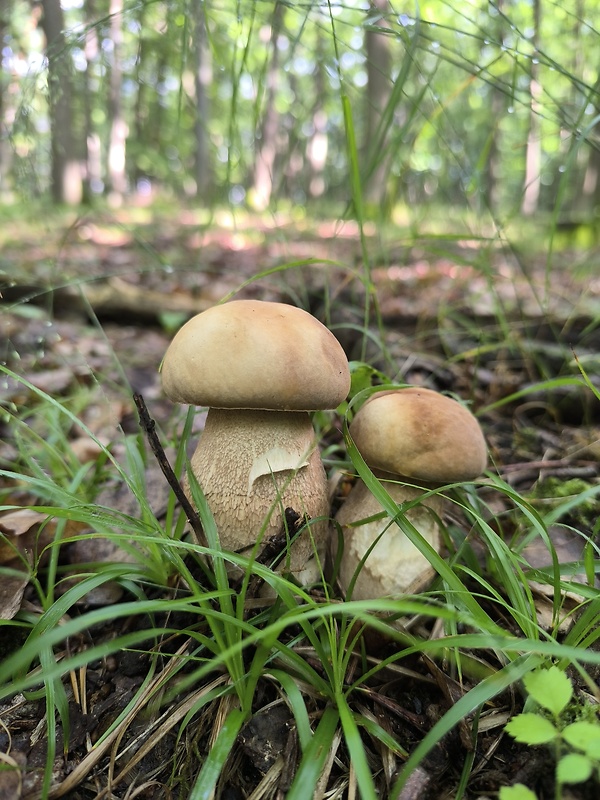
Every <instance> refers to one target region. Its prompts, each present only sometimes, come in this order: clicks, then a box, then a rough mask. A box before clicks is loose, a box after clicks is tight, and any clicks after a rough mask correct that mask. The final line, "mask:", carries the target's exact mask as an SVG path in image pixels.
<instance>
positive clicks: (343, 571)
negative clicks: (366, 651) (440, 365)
mask: <svg viewBox="0 0 600 800" xmlns="http://www.w3.org/2000/svg"><path fill="white" fill-rule="evenodd" d="M349 431H350V435H351V437H352V439H353V441H354V443H355V445H356V447H357V449H358V450H359V452H360V454H361V455H362V457H363V458H364V460H365V462H366V463H367V465H368V466H369V467H370V468H371V469H372V471H373V473H374V474H375V475H376V476H377V477H378V478H379V479H380V480H381V481H383V482H384V486H385V489H386V490H387V492H388V493H389V495H390V496H391V498H392V499H393V500H394V501H395V502H396V503H397V504H398V505H402V504H403V503H407V502H409V501H413V500H416V499H418V498H422V500H421V502H419V503H417V504H415V505H414V506H412V507H411V508H409V509H408V510H407V512H406V516H407V518H408V519H409V521H410V522H411V523H412V524H413V525H414V527H415V528H416V529H417V530H418V531H419V533H421V535H422V536H423V537H424V538H425V539H426V540H427V541H428V542H429V544H430V545H431V546H432V547H433V548H434V549H435V550H438V551H439V549H440V544H441V543H440V530H439V524H438V519H439V516H440V513H441V511H442V502H443V501H442V498H441V497H440V496H439V495H438V494H431V495H429V496H427V495H426V494H425V496H424V493H426V492H427V491H428V490H429V489H432V488H435V487H436V486H437V487H439V486H442V485H444V484H446V483H454V482H458V481H468V480H473V479H474V478H476V477H477V476H478V475H480V474H481V473H482V472H483V470H484V469H485V465H486V461H487V453H486V444H485V440H484V438H483V433H482V432H481V428H480V427H479V423H478V422H477V420H476V419H475V417H474V416H473V415H472V414H471V413H470V411H468V410H467V409H466V408H465V407H464V406H463V405H461V404H460V403H459V402H457V401H456V400H453V399H452V398H450V397H446V396H445V395H442V394H439V393H438V392H434V391H432V390H431V389H422V388H417V387H407V388H405V389H397V390H388V391H385V390H384V391H381V392H379V393H377V394H375V395H374V396H372V397H371V398H370V399H369V400H367V402H366V403H365V404H364V405H363V406H362V408H360V410H359V411H358V412H357V414H356V416H355V417H354V419H353V420H352V422H351V423H350V427H349ZM415 483H416V484H418V486H415V485H414V484H415ZM407 484H412V485H407ZM382 511H383V509H382V507H381V505H380V504H379V502H378V500H377V499H376V498H375V497H374V496H373V495H372V494H371V492H370V491H369V489H368V488H367V486H366V485H365V483H364V482H363V481H362V480H360V479H359V480H358V481H357V483H356V484H355V485H354V486H353V488H352V489H351V491H350V494H349V495H348V497H347V498H346V500H345V501H344V503H343V505H342V507H341V508H340V510H339V512H338V514H337V515H336V520H337V522H338V523H339V525H340V526H341V528H342V532H343V548H344V549H343V553H342V555H341V559H340V570H339V583H340V587H341V589H342V591H343V592H344V593H346V592H347V590H348V587H349V585H350V582H351V580H352V578H353V576H354V574H355V573H356V570H357V568H358V567H359V565H360V562H361V560H362V559H363V558H364V557H365V555H366V554H367V551H368V550H369V548H370V547H371V546H373V545H374V546H373V549H372V550H371V552H370V553H369V554H368V556H367V558H366V560H365V562H364V564H363V565H362V567H361V569H360V571H359V572H358V576H357V578H356V582H355V584H354V587H353V590H352V597H353V599H357V600H359V599H367V598H374V597H384V596H398V595H401V594H406V593H409V592H412V591H418V590H419V589H422V588H423V587H424V586H425V585H426V584H427V583H429V582H430V580H431V578H432V577H433V575H434V571H433V568H432V567H431V565H430V564H429V562H428V560H427V559H426V558H425V556H424V555H423V554H422V553H421V552H420V550H418V548H417V547H415V545H414V544H413V543H412V542H411V541H410V540H409V539H408V537H407V536H406V534H405V533H403V531H402V530H401V528H400V527H399V526H398V525H396V524H395V523H393V522H391V521H390V519H389V518H388V517H387V516H386V518H385V519H381V518H379V519H376V520H371V521H368V518H369V517H373V516H375V515H379V516H380V517H381V512H382ZM361 520H367V521H365V522H364V523H361ZM375 542H376V543H375ZM374 543H375V544H374ZM333 548H334V551H335V549H336V545H335V543H334V544H333ZM334 555H335V552H334Z"/></svg>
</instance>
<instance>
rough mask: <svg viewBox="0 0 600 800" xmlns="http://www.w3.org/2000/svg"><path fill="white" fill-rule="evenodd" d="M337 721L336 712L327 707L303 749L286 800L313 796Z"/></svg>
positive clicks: (300, 799)
mask: <svg viewBox="0 0 600 800" xmlns="http://www.w3.org/2000/svg"><path fill="white" fill-rule="evenodd" d="M338 721H339V715H338V712H337V710H336V709H335V708H333V707H332V706H328V707H327V708H326V709H325V711H324V712H323V716H322V717H321V719H320V721H319V724H318V725H317V728H316V730H315V732H314V734H313V735H312V737H311V739H310V741H309V743H308V745H307V746H306V747H305V749H304V752H303V754H302V759H301V761H300V764H299V765H298V769H297V770H296V775H295V776H294V780H293V782H292V785H291V786H290V789H289V791H288V793H287V795H286V797H287V800H306V798H307V797H312V796H313V794H314V791H315V787H316V785H317V782H318V780H319V777H320V776H321V773H322V771H323V766H324V764H325V760H326V759H327V755H328V754H329V752H330V750H331V746H332V743H333V738H334V736H335V732H336V730H337V725H338Z"/></svg>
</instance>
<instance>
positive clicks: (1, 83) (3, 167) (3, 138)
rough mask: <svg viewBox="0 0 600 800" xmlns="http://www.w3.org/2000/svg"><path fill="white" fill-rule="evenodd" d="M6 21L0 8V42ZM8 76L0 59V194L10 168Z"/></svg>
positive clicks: (2, 39) (4, 11)
mask: <svg viewBox="0 0 600 800" xmlns="http://www.w3.org/2000/svg"><path fill="white" fill-rule="evenodd" d="M7 23H8V12H7V9H5V8H0V42H3V41H5V35H6V29H7ZM9 82H10V77H9V76H8V75H7V74H4V71H3V70H2V63H1V61H0V195H2V194H4V192H6V191H7V189H8V171H9V168H10V146H9V145H8V131H9V130H10V122H9V120H8V103H7V101H6V97H7V96H8V92H7V88H8V84H9Z"/></svg>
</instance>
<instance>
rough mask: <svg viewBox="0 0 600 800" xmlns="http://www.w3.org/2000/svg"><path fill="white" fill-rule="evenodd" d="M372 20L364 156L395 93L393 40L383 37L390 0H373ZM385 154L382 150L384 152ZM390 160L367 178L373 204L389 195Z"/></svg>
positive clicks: (367, 191) (380, 161)
mask: <svg viewBox="0 0 600 800" xmlns="http://www.w3.org/2000/svg"><path fill="white" fill-rule="evenodd" d="M370 6H371V9H370V20H371V22H372V26H371V27H370V28H369V29H368V30H367V31H366V33H365V49H366V54H367V95H366V97H367V109H366V121H367V125H366V130H365V142H364V148H363V149H364V152H365V154H367V153H369V154H370V151H371V149H372V146H373V143H374V142H375V140H376V138H377V130H378V127H379V125H380V123H381V120H382V117H383V114H384V112H385V109H386V107H387V104H388V102H389V100H390V96H391V92H392V78H391V70H392V54H391V50H390V37H389V36H387V35H386V34H384V33H380V32H379V31H380V30H381V29H385V28H389V27H390V23H389V21H388V19H387V18H386V14H387V13H391V11H392V9H391V8H390V3H389V0H371V3H370ZM381 153H382V154H383V150H382V149H381ZM386 176H387V159H386V158H385V157H384V156H383V155H381V157H379V158H378V161H377V164H376V166H375V169H374V170H373V172H372V174H371V175H369V176H367V177H366V181H365V186H364V190H365V196H366V197H367V199H368V200H370V201H371V202H373V203H381V202H382V201H383V200H384V198H385V193H386V183H387V181H386Z"/></svg>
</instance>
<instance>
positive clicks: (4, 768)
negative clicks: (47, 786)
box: [0, 753, 23, 800]
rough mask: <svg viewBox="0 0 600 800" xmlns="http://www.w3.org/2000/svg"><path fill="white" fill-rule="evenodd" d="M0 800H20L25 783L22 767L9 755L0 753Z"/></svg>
mask: <svg viewBox="0 0 600 800" xmlns="http://www.w3.org/2000/svg"><path fill="white" fill-rule="evenodd" d="M0 764H1V767H0V800H19V798H20V797H21V794H22V788H23V785H22V784H23V782H22V779H21V766H20V765H19V764H18V763H17V761H15V759H14V758H13V757H12V756H10V755H9V754H8V753H0Z"/></svg>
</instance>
